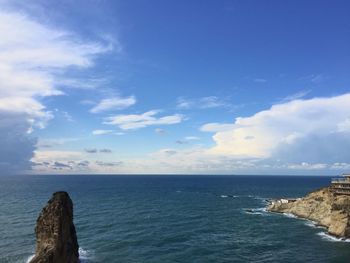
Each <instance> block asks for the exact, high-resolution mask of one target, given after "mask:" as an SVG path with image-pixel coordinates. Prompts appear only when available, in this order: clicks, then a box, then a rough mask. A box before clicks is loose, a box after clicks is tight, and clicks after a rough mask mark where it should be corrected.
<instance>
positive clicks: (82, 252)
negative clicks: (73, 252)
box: [79, 247, 90, 259]
mask: <svg viewBox="0 0 350 263" xmlns="http://www.w3.org/2000/svg"><path fill="white" fill-rule="evenodd" d="M89 256H90V251H89V250H85V249H82V248H81V247H80V248H79V259H88V258H89Z"/></svg>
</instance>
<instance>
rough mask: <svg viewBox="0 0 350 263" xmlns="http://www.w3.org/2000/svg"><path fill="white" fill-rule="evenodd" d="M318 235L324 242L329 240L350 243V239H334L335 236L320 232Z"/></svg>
mask: <svg viewBox="0 0 350 263" xmlns="http://www.w3.org/2000/svg"><path fill="white" fill-rule="evenodd" d="M317 235H319V236H320V237H321V238H322V239H323V240H327V241H330V242H350V239H349V238H348V239H344V238H338V237H334V236H331V235H329V234H327V233H326V232H320V233H317Z"/></svg>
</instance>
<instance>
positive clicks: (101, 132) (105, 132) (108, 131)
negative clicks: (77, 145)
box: [92, 130, 113, 135]
mask: <svg viewBox="0 0 350 263" xmlns="http://www.w3.org/2000/svg"><path fill="white" fill-rule="evenodd" d="M112 132H113V130H94V131H92V134H93V135H105V134H111V133H112Z"/></svg>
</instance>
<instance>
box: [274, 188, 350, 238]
mask: <svg viewBox="0 0 350 263" xmlns="http://www.w3.org/2000/svg"><path fill="white" fill-rule="evenodd" d="M267 210H268V211H270V212H278V213H291V214H293V215H295V216H297V217H300V218H305V219H309V220H312V221H315V222H317V223H318V224H319V225H322V226H324V227H326V228H327V229H328V233H329V234H331V235H333V236H336V237H341V238H350V196H347V195H334V194H333V193H332V191H331V190H330V188H328V187H327V188H322V189H320V190H317V191H315V192H312V193H310V194H308V195H307V196H305V197H304V198H299V199H297V200H287V199H280V200H274V201H271V202H270V204H269V205H268V207H267Z"/></svg>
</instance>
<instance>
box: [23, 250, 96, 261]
mask: <svg viewBox="0 0 350 263" xmlns="http://www.w3.org/2000/svg"><path fill="white" fill-rule="evenodd" d="M91 254H92V253H91V251H89V250H85V249H83V248H81V247H80V248H79V259H80V262H81V263H84V262H85V263H87V262H88V260H89V259H91ZM34 256H35V254H33V255H31V256H29V257H28V258H27V260H26V263H29V262H30V261H31V260H32V259H33V258H34Z"/></svg>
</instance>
